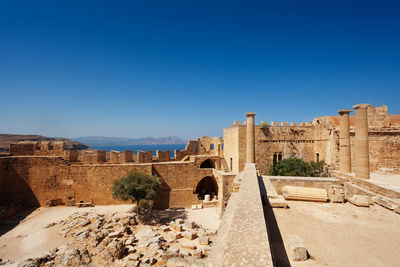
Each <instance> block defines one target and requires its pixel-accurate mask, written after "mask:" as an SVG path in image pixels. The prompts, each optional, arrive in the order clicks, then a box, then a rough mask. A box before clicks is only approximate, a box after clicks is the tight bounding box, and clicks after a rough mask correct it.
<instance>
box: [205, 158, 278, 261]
mask: <svg viewBox="0 0 400 267" xmlns="http://www.w3.org/2000/svg"><path fill="white" fill-rule="evenodd" d="M238 244H240V246H238ZM210 263H212V266H273V263H272V257H271V249H270V244H269V240H268V232H267V228H266V222H265V218H264V212H263V204H262V202H261V196H260V187H259V184H258V177H257V171H256V168H255V164H249V163H248V164H246V166H245V169H244V175H243V180H242V182H241V184H240V189H239V192H238V193H233V194H232V196H231V198H230V200H229V202H228V206H227V208H226V210H225V213H224V215H223V217H222V221H221V224H220V227H219V230H218V235H217V240H216V241H215V244H214V246H213V248H212V251H211V258H210Z"/></svg>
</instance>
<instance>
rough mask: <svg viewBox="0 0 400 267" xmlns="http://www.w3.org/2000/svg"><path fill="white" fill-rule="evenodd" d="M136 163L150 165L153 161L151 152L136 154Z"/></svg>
mask: <svg viewBox="0 0 400 267" xmlns="http://www.w3.org/2000/svg"><path fill="white" fill-rule="evenodd" d="M136 161H137V162H138V163H150V162H152V161H153V151H151V150H150V151H140V150H138V152H137V157H136Z"/></svg>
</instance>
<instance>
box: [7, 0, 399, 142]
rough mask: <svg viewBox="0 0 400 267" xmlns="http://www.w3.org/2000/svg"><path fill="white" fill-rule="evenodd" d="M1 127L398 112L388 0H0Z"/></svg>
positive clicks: (106, 130) (107, 128) (195, 126)
mask: <svg viewBox="0 0 400 267" xmlns="http://www.w3.org/2000/svg"><path fill="white" fill-rule="evenodd" d="M0 97H1V98H0V99H1V104H0V132H3V133H19V134H27V133H32V134H42V135H46V136H65V137H78V136H87V135H101V136H123V137H144V136H155V137H159V136H168V135H176V136H178V137H182V138H194V137H198V136H203V135H209V136H221V135H222V128H224V127H227V126H228V125H230V124H231V123H232V121H234V120H244V119H245V115H244V113H245V112H249V111H251V112H256V113H257V116H256V121H257V122H260V121H263V120H266V121H289V122H290V121H310V120H312V118H314V117H316V116H320V115H336V111H337V110H338V109H341V108H350V107H351V106H352V105H354V104H357V103H371V104H373V105H382V104H386V105H388V108H389V113H391V114H396V113H397V114H400V103H399V101H400V5H399V2H398V1H365V0H364V1H349V0H346V1H337V0H335V1H329V0H326V1H325V0H324V1H321V0H317V1H299V0H297V1H241V2H237V1H223V2H221V1H97V0H96V1H54V0H51V1H17V0H10V1H7V0H4V1H0Z"/></svg>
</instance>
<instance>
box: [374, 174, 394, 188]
mask: <svg viewBox="0 0 400 267" xmlns="http://www.w3.org/2000/svg"><path fill="white" fill-rule="evenodd" d="M371 180H373V181H379V182H384V183H387V184H391V185H394V186H398V187H399V188H400V174H380V173H375V172H372V173H371Z"/></svg>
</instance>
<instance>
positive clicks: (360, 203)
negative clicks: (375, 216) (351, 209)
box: [347, 195, 369, 207]
mask: <svg viewBox="0 0 400 267" xmlns="http://www.w3.org/2000/svg"><path fill="white" fill-rule="evenodd" d="M347 200H348V201H349V202H350V203H351V204H353V205H356V206H357V207H369V197H368V196H361V195H353V196H352V197H351V198H349V199H347Z"/></svg>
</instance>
